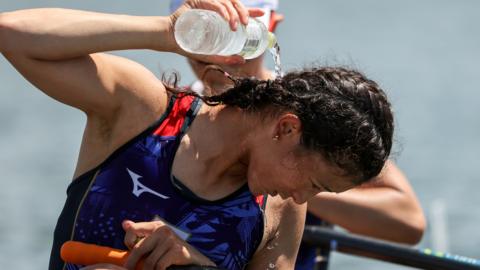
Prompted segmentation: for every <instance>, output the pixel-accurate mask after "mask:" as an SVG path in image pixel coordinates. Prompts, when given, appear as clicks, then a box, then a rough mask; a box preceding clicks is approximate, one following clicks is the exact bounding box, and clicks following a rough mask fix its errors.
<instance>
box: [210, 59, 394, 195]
mask: <svg viewBox="0 0 480 270" xmlns="http://www.w3.org/2000/svg"><path fill="white" fill-rule="evenodd" d="M232 80H233V81H234V86H233V87H232V88H231V89H229V90H227V91H226V92H224V93H222V94H219V95H215V96H209V97H203V99H204V101H205V102H206V103H207V104H210V105H217V104H225V105H227V106H234V107H238V108H241V109H242V110H244V111H245V112H247V113H249V114H254V115H258V116H259V118H260V119H262V121H264V123H274V125H273V126H275V130H274V131H273V133H272V134H273V136H272V137H271V141H272V143H268V142H267V141H266V140H265V138H264V140H263V141H261V138H258V141H261V143H259V144H258V145H256V148H255V149H254V150H252V152H253V153H254V155H253V159H251V160H250V164H249V167H252V170H253V172H252V173H251V175H250V174H249V176H252V178H277V179H274V180H272V181H277V182H278V183H281V181H280V180H282V179H281V178H283V180H285V183H288V182H292V185H293V183H295V181H300V180H301V181H300V182H301V183H302V185H303V186H301V187H300V186H298V185H300V184H299V183H296V184H297V186H296V187H295V188H297V189H298V188H304V189H307V185H310V186H317V189H312V190H311V192H310V193H312V194H313V193H317V192H319V191H321V190H327V191H328V190H329V189H330V190H333V191H343V190H345V189H348V188H351V187H353V186H355V185H359V184H361V183H363V182H365V181H367V180H368V179H370V178H372V177H374V176H376V175H377V174H379V173H380V171H381V169H382V168H383V166H384V163H385V162H386V160H387V159H388V156H389V154H390V150H391V147H392V136H393V115H392V112H391V108H390V103H389V102H388V100H387V98H386V95H385V93H384V92H383V91H382V89H381V88H380V87H379V86H378V85H377V84H376V83H375V82H374V81H372V80H369V79H368V78H366V77H365V76H364V75H362V74H361V73H359V72H357V71H354V70H350V69H346V68H340V67H322V68H312V69H305V70H301V71H296V72H290V73H287V74H286V75H285V76H283V77H281V78H277V79H275V80H268V81H261V80H256V79H254V78H240V79H233V78H232ZM264 126H265V127H267V126H269V125H264ZM270 126H272V125H270ZM288 132H292V134H293V135H295V136H296V137H295V136H292V137H291V138H293V139H291V140H287V139H288V138H287V137H288V136H287V135H288V134H289V133H288ZM278 136H283V137H284V138H285V140H284V141H282V143H283V144H278V145H281V147H277V148H275V146H274V145H275V143H276V140H278V138H279V137H278ZM259 137H261V136H259ZM275 157H278V158H275ZM275 166H276V167H275ZM289 167H290V168H289ZM292 168H294V169H295V170H291V169H292ZM286 169H290V171H287V170H286ZM262 170H263V171H262ZM256 176H258V177H256ZM323 177H326V179H324V178H323ZM287 178H289V179H287ZM293 178H301V179H300V180H295V179H293ZM317 178H318V179H320V180H318V179H317ZM334 178H335V179H334ZM250 180H251V179H249V181H250ZM317 180H318V181H317ZM258 181H266V182H268V181H269V180H268V179H258ZM274 184H275V183H272V185H274ZM318 186H321V187H320V188H318ZM269 191H272V190H269ZM276 191H277V190H276V189H273V193H275V192H276ZM314 191H316V192H314ZM278 192H279V193H281V192H282V189H279V190H278ZM292 193H293V188H291V189H290V191H289V192H288V194H286V195H287V196H290V195H292ZM293 197H294V196H293Z"/></svg>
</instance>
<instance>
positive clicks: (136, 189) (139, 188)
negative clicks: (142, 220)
mask: <svg viewBox="0 0 480 270" xmlns="http://www.w3.org/2000/svg"><path fill="white" fill-rule="evenodd" d="M127 172H128V174H129V175H130V178H132V182H133V190H132V193H133V195H135V196H137V197H140V195H141V194H142V193H144V192H147V193H150V194H152V195H155V196H157V197H160V198H162V199H168V198H170V197H168V196H165V195H163V194H160V193H158V192H156V191H155V190H152V189H151V188H149V187H146V186H145V185H143V184H142V183H140V181H138V180H139V179H140V178H142V176H141V175H138V174H136V173H134V172H132V171H130V170H129V169H128V168H127Z"/></svg>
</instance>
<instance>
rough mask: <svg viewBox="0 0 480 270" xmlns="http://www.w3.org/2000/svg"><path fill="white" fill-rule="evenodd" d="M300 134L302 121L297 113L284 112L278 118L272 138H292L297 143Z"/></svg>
mask: <svg viewBox="0 0 480 270" xmlns="http://www.w3.org/2000/svg"><path fill="white" fill-rule="evenodd" d="M301 135H302V122H301V121H300V118H298V116H297V115H295V114H293V113H285V114H282V115H281V116H280V117H279V118H278V122H277V126H276V128H275V134H274V136H273V138H275V139H277V140H282V139H283V140H284V139H290V140H292V139H293V140H295V141H297V143H298V140H299V139H300V136H301Z"/></svg>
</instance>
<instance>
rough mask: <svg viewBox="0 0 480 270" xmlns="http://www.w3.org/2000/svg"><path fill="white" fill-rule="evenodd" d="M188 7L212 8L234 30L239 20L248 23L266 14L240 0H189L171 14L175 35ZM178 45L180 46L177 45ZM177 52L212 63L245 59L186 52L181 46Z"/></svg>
mask: <svg viewBox="0 0 480 270" xmlns="http://www.w3.org/2000/svg"><path fill="white" fill-rule="evenodd" d="M188 9H206V10H212V11H215V12H217V13H218V14H220V16H222V17H223V18H224V19H225V20H226V21H228V23H229V25H230V28H231V29H232V31H236V30H237V28H238V22H240V23H242V24H244V25H247V23H248V18H249V17H250V16H251V17H259V16H262V15H263V14H264V12H263V10H262V9H259V8H248V9H247V8H246V7H245V6H244V5H243V4H242V2H241V1H240V0H187V1H185V3H184V4H183V5H182V6H180V8H178V9H177V10H176V11H175V12H174V13H173V14H172V15H170V21H171V29H170V32H171V34H172V36H173V29H174V25H175V22H176V21H177V19H178V17H179V16H180V15H181V14H182V13H183V12H185V11H186V10H188ZM177 47H178V46H177ZM176 53H178V54H181V55H183V56H186V57H188V58H193V59H196V60H200V61H202V62H206V63H212V64H227V65H231V64H243V63H245V59H243V57H241V56H239V55H232V56H219V55H209V56H206V55H198V54H191V53H188V52H185V51H184V50H182V49H181V48H180V47H178V48H177V49H176Z"/></svg>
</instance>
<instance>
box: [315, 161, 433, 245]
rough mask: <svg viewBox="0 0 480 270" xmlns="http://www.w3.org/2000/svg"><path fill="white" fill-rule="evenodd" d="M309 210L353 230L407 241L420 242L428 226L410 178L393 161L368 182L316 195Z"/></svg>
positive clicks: (397, 240)
mask: <svg viewBox="0 0 480 270" xmlns="http://www.w3.org/2000/svg"><path fill="white" fill-rule="evenodd" d="M308 211H309V212H310V213H312V214H313V215H315V216H317V217H319V218H322V219H323V220H325V221H328V222H330V223H333V224H337V225H339V226H341V227H343V228H345V229H347V230H349V231H351V232H353V233H358V234H364V235H368V236H372V237H377V238H382V239H386V240H391V241H396V242H401V243H408V244H416V243H418V242H419V241H420V240H421V237H422V235H423V231H424V230H425V226H426V225H425V217H424V215H423V211H422V209H421V207H420V205H419V203H418V200H417V198H416V196H415V194H414V192H413V190H412V188H411V187H410V185H409V183H408V180H407V178H406V177H405V176H404V175H403V173H402V172H401V171H400V169H398V168H397V166H396V165H395V164H394V163H393V162H391V161H389V162H387V164H386V166H385V168H384V169H383V171H382V173H381V174H380V175H379V176H378V177H376V178H375V179H373V180H372V181H371V182H370V183H368V184H365V185H363V186H361V187H358V188H355V189H352V190H349V191H346V192H343V193H339V194H335V193H320V194H317V196H315V197H314V198H312V199H311V200H309V201H308Z"/></svg>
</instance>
